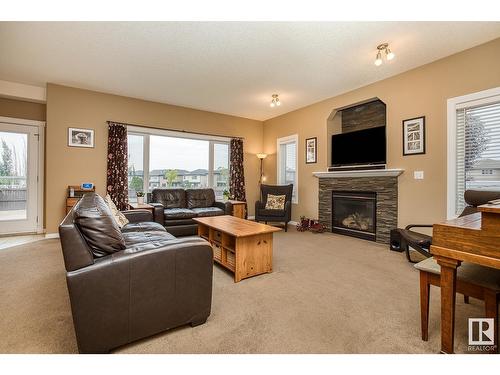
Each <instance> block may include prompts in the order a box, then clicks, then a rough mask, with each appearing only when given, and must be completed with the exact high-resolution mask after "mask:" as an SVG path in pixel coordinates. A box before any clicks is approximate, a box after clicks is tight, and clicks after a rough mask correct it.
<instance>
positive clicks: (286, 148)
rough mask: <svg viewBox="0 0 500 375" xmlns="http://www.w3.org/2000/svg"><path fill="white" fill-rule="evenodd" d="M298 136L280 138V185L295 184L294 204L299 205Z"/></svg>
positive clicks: (278, 145)
mask: <svg viewBox="0 0 500 375" xmlns="http://www.w3.org/2000/svg"><path fill="white" fill-rule="evenodd" d="M297 144H298V136H297V134H295V135H292V136H289V137H284V138H278V144H277V148H278V184H280V185H288V184H293V195H292V202H293V203H298V181H297V174H298V173H297Z"/></svg>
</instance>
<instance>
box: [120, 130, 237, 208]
mask: <svg viewBox="0 0 500 375" xmlns="http://www.w3.org/2000/svg"><path fill="white" fill-rule="evenodd" d="M128 131H129V133H128V152H129V158H128V162H129V173H128V183H129V200H130V201H132V202H133V201H134V200H135V199H136V193H137V192H138V191H143V192H151V191H152V190H153V189H155V188H176V187H177V188H205V187H209V188H213V189H214V191H215V195H216V198H218V199H220V198H222V196H223V192H224V190H227V189H229V139H226V138H222V137H208V136H200V135H196V134H192V135H189V134H186V133H177V132H171V131H162V130H148V129H145V128H138V127H129V129H128Z"/></svg>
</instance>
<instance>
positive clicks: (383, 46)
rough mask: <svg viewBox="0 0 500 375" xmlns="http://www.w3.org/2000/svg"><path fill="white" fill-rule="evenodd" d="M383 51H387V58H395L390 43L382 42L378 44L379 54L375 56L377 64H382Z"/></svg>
mask: <svg viewBox="0 0 500 375" xmlns="http://www.w3.org/2000/svg"><path fill="white" fill-rule="evenodd" d="M382 52H384V53H385V58H386V59H387V60H392V59H393V58H394V56H395V55H394V52H392V51H391V50H390V49H389V43H382V44H379V45H378V46H377V56H376V57H375V65H376V66H380V65H382Z"/></svg>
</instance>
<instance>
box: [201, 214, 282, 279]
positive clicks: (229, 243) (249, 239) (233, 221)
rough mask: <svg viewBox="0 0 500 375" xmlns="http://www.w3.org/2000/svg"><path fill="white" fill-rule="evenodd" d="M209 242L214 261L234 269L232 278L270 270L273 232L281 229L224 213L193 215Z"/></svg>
mask: <svg viewBox="0 0 500 375" xmlns="http://www.w3.org/2000/svg"><path fill="white" fill-rule="evenodd" d="M193 220H195V221H196V222H197V223H198V235H199V236H200V237H202V238H204V239H206V240H207V241H208V242H210V244H211V245H212V249H213V251H214V261H216V262H217V263H219V264H220V265H222V266H223V267H225V268H227V269H228V270H230V271H232V272H234V282H235V283H237V282H239V281H241V280H242V279H246V278H248V277H252V276H256V275H260V274H263V273H270V272H272V271H273V233H274V232H278V231H280V230H281V229H280V228H276V227H272V226H270V225H265V224H260V223H256V222H254V221H249V220H244V219H240V218H238V217H234V216H229V215H224V216H211V217H200V218H195V219H193Z"/></svg>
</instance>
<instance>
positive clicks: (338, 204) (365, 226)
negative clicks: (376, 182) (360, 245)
mask: <svg viewBox="0 0 500 375" xmlns="http://www.w3.org/2000/svg"><path fill="white" fill-rule="evenodd" d="M332 232H334V233H339V234H345V235H348V236H353V237H358V238H363V239H366V240H371V241H376V240H377V235H376V233H377V193H375V192H365V191H335V190H334V191H332Z"/></svg>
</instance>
